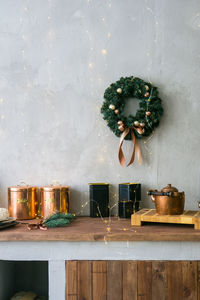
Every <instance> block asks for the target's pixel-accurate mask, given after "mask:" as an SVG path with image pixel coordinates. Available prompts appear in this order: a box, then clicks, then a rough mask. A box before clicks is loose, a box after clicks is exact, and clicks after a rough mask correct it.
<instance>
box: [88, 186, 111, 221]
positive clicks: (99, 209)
mask: <svg viewBox="0 0 200 300" xmlns="http://www.w3.org/2000/svg"><path fill="white" fill-rule="evenodd" d="M89 187H90V217H92V218H98V217H99V218H100V217H109V184H108V183H89Z"/></svg>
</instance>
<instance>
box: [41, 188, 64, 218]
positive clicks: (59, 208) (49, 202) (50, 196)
mask: <svg viewBox="0 0 200 300" xmlns="http://www.w3.org/2000/svg"><path fill="white" fill-rule="evenodd" d="M40 197H41V217H42V218H44V219H46V218H47V217H49V216H51V215H52V214H53V213H55V212H64V213H68V212H69V205H70V188H69V186H54V185H50V186H44V187H41V188H40Z"/></svg>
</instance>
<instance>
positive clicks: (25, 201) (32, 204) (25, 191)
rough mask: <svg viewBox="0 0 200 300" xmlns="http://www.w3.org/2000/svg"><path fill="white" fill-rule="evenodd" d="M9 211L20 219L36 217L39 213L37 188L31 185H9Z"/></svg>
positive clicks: (12, 215)
mask: <svg viewBox="0 0 200 300" xmlns="http://www.w3.org/2000/svg"><path fill="white" fill-rule="evenodd" d="M8 211H9V214H10V216H11V217H13V218H15V219H18V220H28V219H34V218H35V217H36V215H37V188H36V187H34V186H29V185H25V186H20V185H17V186H12V187H9V188H8Z"/></svg>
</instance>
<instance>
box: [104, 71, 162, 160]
mask: <svg viewBox="0 0 200 300" xmlns="http://www.w3.org/2000/svg"><path fill="white" fill-rule="evenodd" d="M130 97H134V98H137V99H138V100H139V108H138V110H137V111H136V114H135V116H133V115H129V116H128V117H126V116H125V115H124V107H125V100H126V99H127V98H130ZM104 99H105V101H104V103H103V105H102V107H101V113H102V114H103V118H104V120H106V122H107V125H108V126H109V127H110V129H111V130H112V131H113V132H114V134H115V135H116V136H117V137H120V136H121V141H120V149H119V160H120V163H121V164H122V165H124V163H125V158H124V155H123V152H122V149H121V147H122V144H123V140H124V139H126V140H132V141H133V143H134V145H135V147H134V151H133V154H132V158H131V161H130V162H129V164H128V165H130V164H131V163H132V162H133V161H134V156H135V150H136V152H137V154H138V160H139V161H140V162H141V153H140V149H139V146H138V143H137V141H136V138H142V137H146V136H149V135H150V134H151V133H152V132H153V130H154V128H155V127H157V126H158V125H159V122H160V117H161V116H162V114H163V108H162V106H161V99H160V98H159V97H158V90H157V88H156V87H154V86H153V85H152V84H151V83H149V82H145V81H143V80H142V79H140V78H137V77H133V76H131V77H125V78H124V77H121V78H120V80H118V81H116V82H115V83H112V84H111V85H110V86H109V87H108V88H107V89H106V90H105V93H104Z"/></svg>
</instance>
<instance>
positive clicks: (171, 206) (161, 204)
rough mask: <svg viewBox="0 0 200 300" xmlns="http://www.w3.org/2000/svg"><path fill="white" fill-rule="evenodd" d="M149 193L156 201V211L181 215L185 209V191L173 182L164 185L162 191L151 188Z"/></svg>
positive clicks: (163, 213)
mask: <svg viewBox="0 0 200 300" xmlns="http://www.w3.org/2000/svg"><path fill="white" fill-rule="evenodd" d="M148 195H150V196H151V199H152V201H153V202H154V203H155V207H156V212H157V214H159V215H181V214H182V213H183V211H184V205H185V193H184V192H179V191H178V190H177V189H176V188H175V187H173V186H171V184H168V186H166V187H164V188H163V189H162V190H161V192H159V191H157V190H150V191H149V192H148Z"/></svg>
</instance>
